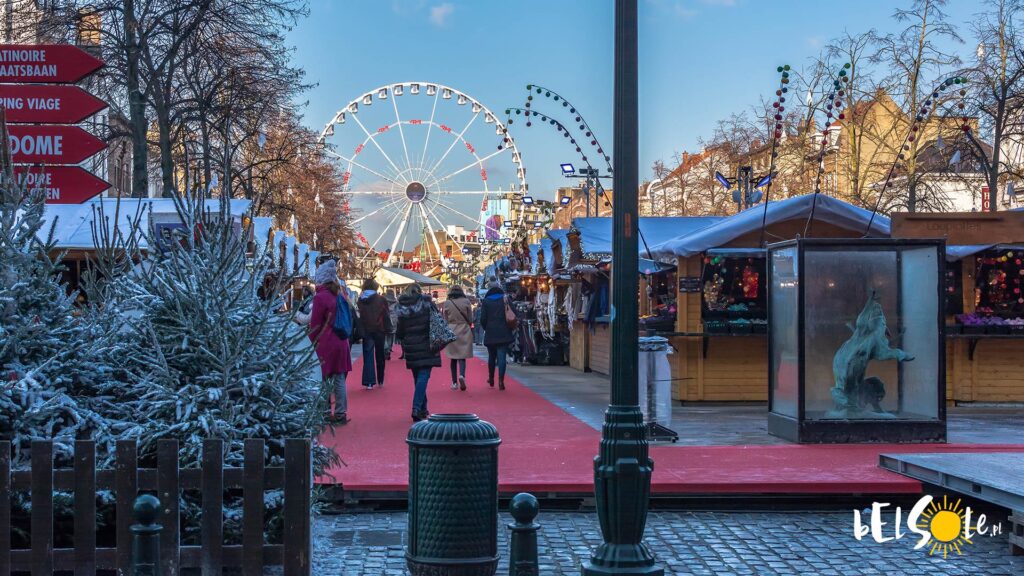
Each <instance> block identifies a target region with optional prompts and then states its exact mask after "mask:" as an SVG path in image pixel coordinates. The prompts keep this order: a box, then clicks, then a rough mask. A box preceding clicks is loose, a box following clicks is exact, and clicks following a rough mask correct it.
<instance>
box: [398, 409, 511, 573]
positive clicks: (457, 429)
mask: <svg viewBox="0 0 1024 576" xmlns="http://www.w3.org/2000/svg"><path fill="white" fill-rule="evenodd" d="M406 442H407V443H408V444H409V544H408V546H407V548H406V563H407V565H408V566H409V572H410V573H411V574H412V575H413V576H493V575H494V573H495V572H496V571H497V569H498V444H500V443H501V438H499V437H498V430H497V429H495V427H494V426H492V425H491V424H489V423H487V422H484V421H482V420H480V419H479V418H477V417H476V416H475V415H473V414H431V415H430V417H429V418H428V419H426V420H424V421H422V422H419V423H417V424H415V425H414V426H413V427H412V428H411V429H410V430H409V436H408V438H407V439H406Z"/></svg>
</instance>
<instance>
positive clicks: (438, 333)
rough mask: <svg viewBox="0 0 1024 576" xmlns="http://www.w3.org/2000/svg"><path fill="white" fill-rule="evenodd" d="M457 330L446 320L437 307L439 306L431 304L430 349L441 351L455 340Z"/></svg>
mask: <svg viewBox="0 0 1024 576" xmlns="http://www.w3.org/2000/svg"><path fill="white" fill-rule="evenodd" d="M455 338H456V336H455V332H452V328H451V326H449V325H448V322H446V321H445V319H444V316H441V312H440V311H439V310H438V309H437V306H434V305H433V304H431V306H430V349H431V350H432V351H434V352H440V351H441V350H443V349H444V347H445V346H447V345H449V344H451V343H452V342H454V341H455Z"/></svg>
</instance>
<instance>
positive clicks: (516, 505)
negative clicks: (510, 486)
mask: <svg viewBox="0 0 1024 576" xmlns="http://www.w3.org/2000/svg"><path fill="white" fill-rule="evenodd" d="M508 511H509V512H510V513H511V514H512V518H513V519H515V522H513V523H511V524H509V525H508V529H509V530H511V531H512V537H511V538H510V540H509V555H508V575H509V576H539V575H540V563H539V561H538V560H537V530H539V529H540V524H537V523H535V522H534V521H533V519H534V518H536V517H537V513H538V512H540V506H539V505H538V504H537V499H536V498H535V497H534V496H533V494H528V493H526V492H520V493H519V494H516V495H515V496H513V497H512V501H511V502H509V505H508Z"/></svg>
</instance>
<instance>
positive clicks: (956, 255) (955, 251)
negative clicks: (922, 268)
mask: <svg viewBox="0 0 1024 576" xmlns="http://www.w3.org/2000/svg"><path fill="white" fill-rule="evenodd" d="M985 250H1024V244H966V245H963V246H946V260H948V261H950V262H956V261H957V260H962V259H964V258H966V257H968V256H973V255H975V254H977V253H978V252H984V251H985Z"/></svg>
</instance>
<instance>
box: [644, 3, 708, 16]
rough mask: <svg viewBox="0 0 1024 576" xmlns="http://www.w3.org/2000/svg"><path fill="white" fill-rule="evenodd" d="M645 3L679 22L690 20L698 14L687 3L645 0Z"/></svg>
mask: <svg viewBox="0 0 1024 576" xmlns="http://www.w3.org/2000/svg"><path fill="white" fill-rule="evenodd" d="M647 3H648V4H650V5H651V6H652V7H653V8H654V9H655V10H657V11H658V12H663V13H666V14H672V15H673V16H675V17H676V18H679V19H681V20H690V19H692V18H693V17H694V16H696V15H697V14H698V12H697V10H694V9H693V8H691V7H690V6H689V2H684V1H683V0H647Z"/></svg>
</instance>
